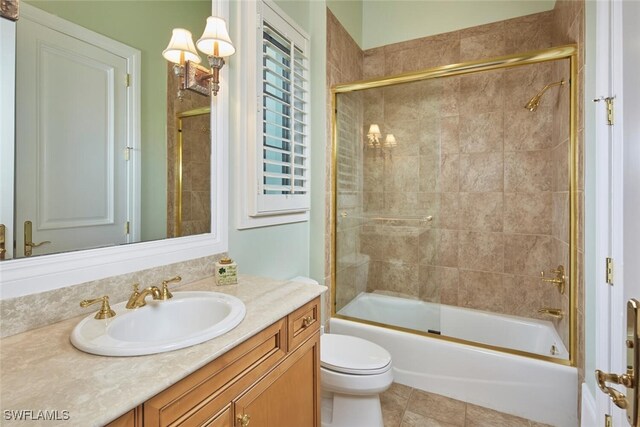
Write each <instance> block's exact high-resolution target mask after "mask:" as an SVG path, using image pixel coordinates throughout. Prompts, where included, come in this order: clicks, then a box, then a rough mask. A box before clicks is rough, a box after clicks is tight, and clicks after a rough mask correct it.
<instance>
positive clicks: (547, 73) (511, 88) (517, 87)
mask: <svg viewBox="0 0 640 427" xmlns="http://www.w3.org/2000/svg"><path fill="white" fill-rule="evenodd" d="M552 70H553V66H552V65H551V64H550V63H538V64H530V65H523V66H520V67H513V68H509V69H507V70H505V71H504V80H503V84H504V94H505V95H504V111H505V113H506V114H509V115H511V114H512V113H514V112H525V113H526V112H528V111H527V110H525V108H524V106H525V105H526V103H527V102H528V101H529V100H530V99H531V98H532V97H533V96H534V95H536V94H537V93H539V92H540V91H541V90H542V89H543V88H544V87H545V85H547V84H549V83H552V81H551V80H552V79H551V76H552ZM566 87H567V86H566V85H565V86H563V87H552V88H550V89H549V90H548V91H547V92H546V93H545V94H544V95H543V97H542V98H541V100H540V108H551V107H553V106H554V105H555V102H556V100H557V99H558V95H559V94H560V93H562V92H563V90H564V89H566ZM540 119H541V117H540V116H539V115H537V111H536V112H529V118H528V119H527V121H535V120H540Z"/></svg>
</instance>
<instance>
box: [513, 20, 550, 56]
mask: <svg viewBox="0 0 640 427" xmlns="http://www.w3.org/2000/svg"><path fill="white" fill-rule="evenodd" d="M551 19H552V12H542V13H537V14H535V15H528V16H525V17H522V18H515V19H511V20H509V21H506V22H505V50H506V52H507V53H508V54H512V53H520V52H526V51H529V50H537V49H545V48H548V47H551V45H552V44H551V43H552V42H551V24H552V23H551Z"/></svg>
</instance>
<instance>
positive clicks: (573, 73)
mask: <svg viewBox="0 0 640 427" xmlns="http://www.w3.org/2000/svg"><path fill="white" fill-rule="evenodd" d="M562 59H565V60H568V61H569V82H568V83H569V153H568V162H569V165H568V171H569V177H568V178H569V186H568V187H569V236H568V237H569V280H568V284H569V286H568V287H569V313H567V314H568V316H569V348H568V351H569V358H568V359H559V358H554V357H550V356H545V355H540V354H535V353H529V352H525V351H520V350H515V349H509V348H505V347H497V346H493V345H487V344H483V343H479V342H475V341H468V340H464V339H459V338H455V337H448V336H443V335H439V334H436V333H431V332H422V331H417V330H415V329H407V328H403V327H399V326H393V325H388V324H381V323H377V322H373V321H368V320H363V319H358V318H353V317H349V316H344V315H340V314H338V313H337V312H336V278H337V271H336V270H337V224H338V221H337V219H338V218H337V215H338V205H337V203H338V141H337V113H338V110H337V95H338V94H341V93H348V92H355V91H361V90H365V89H374V88H382V87H386V86H392V85H398V84H401V83H412V82H418V81H422V80H428V79H436V78H441V77H450V76H459V75H465V74H474V73H481V72H483V71H491V70H498V69H506V68H511V67H516V66H521V65H528V64H537V63H542V62H548V61H555V60H562ZM578 84H579V82H578V48H577V46H576V45H575V44H571V45H564V46H558V47H553V48H548V49H541V50H535V51H530V52H525V53H520V54H514V55H506V56H500V57H495V58H489V59H482V60H476V61H470V62H464V63H458V64H450V65H444V66H439V67H433V68H428V69H425V70H422V71H417V72H410V73H404V74H399V75H395V76H388V77H383V78H377V79H370V80H363V81H358V82H354V83H347V84H340V85H336V86H333V87H332V88H331V143H332V150H331V190H332V195H331V213H330V215H331V216H330V221H331V226H330V229H331V302H330V304H331V316H332V317H336V318H340V319H346V320H350V321H355V322H359V323H365V324H371V325H374V326H381V327H384V328H388V329H394V330H398V331H403V332H409V333H413V334H417V335H424V336H428V337H430V338H434V339H440V340H445V341H450V342H456V343H461V344H467V345H472V346H476V347H480V348H486V349H490V350H497V351H501V352H505V353H509V354H515V355H520V356H526V357H531V358H534V359H540V360H545V361H551V362H554V363H558V364H562V365H569V366H576V362H577V360H576V358H577V350H578V349H577V345H578V331H577V294H578V289H577V287H578V283H577V278H578V216H577V214H578V164H577V161H578V152H577V149H578V141H577V137H578V135H577V131H578V129H577V126H578V122H577V114H578V111H577V108H578V98H577V96H578ZM523 105H524V104H523Z"/></svg>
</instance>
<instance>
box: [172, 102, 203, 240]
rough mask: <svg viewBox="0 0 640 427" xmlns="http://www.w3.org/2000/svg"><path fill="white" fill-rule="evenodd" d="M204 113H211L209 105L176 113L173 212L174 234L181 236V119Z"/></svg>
mask: <svg viewBox="0 0 640 427" xmlns="http://www.w3.org/2000/svg"><path fill="white" fill-rule="evenodd" d="M205 114H211V107H202V108H195V109H193V110H189V111H184V112H182V113H178V114H176V132H177V135H178V144H177V146H176V172H177V173H176V175H175V176H176V181H175V186H176V187H175V188H176V213H175V236H174V237H180V236H182V184H183V180H182V174H183V170H182V167H183V162H182V152H183V146H184V132H183V131H184V128H183V120H184V119H185V118H188V117H197V116H203V115H205Z"/></svg>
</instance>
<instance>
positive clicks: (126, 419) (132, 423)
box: [106, 406, 142, 427]
mask: <svg viewBox="0 0 640 427" xmlns="http://www.w3.org/2000/svg"><path fill="white" fill-rule="evenodd" d="M106 427H142V406H138V407H137V408H133V409H132V410H130V411H129V412H127V413H126V414H124V415H122V416H121V417H119V418H117V419H115V420H113V421H111V422H110V423H109V424H107V425H106Z"/></svg>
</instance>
